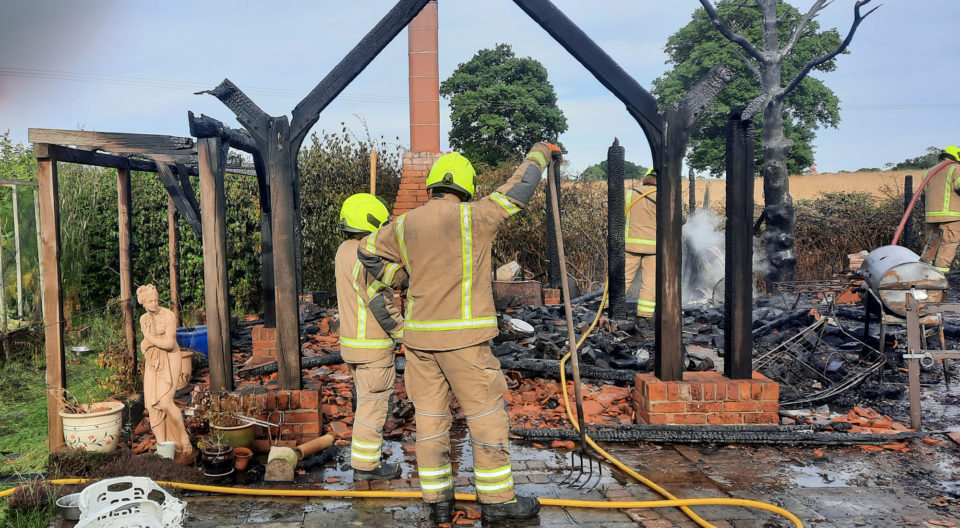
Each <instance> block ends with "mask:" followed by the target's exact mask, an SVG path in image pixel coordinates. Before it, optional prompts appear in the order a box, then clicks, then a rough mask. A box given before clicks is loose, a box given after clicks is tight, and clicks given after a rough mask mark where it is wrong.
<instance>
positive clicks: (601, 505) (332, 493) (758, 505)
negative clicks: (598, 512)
mask: <svg viewBox="0 0 960 528" xmlns="http://www.w3.org/2000/svg"><path fill="white" fill-rule="evenodd" d="M654 192H656V189H652V190H649V191H647V192H645V193H643V194H641V195H640V196H638V197H637V198H635V199H634V200H633V201H632V202H630V205H628V206H627V208H626V211H630V208H632V207H633V206H634V204H636V203H637V202H638V201H640V200H641V199H642V198H643V197H645V196H647V195H649V194H651V193H654ZM609 286H610V285H609V282H608V283H607V284H606V285H604V288H603V297H602V298H601V300H600V307H599V309H598V310H597V315H596V317H594V319H593V323H592V324H591V325H590V327H589V328H587V331H586V332H584V333H583V335H582V336H581V337H580V339H579V340H578V342H577V343H578V345H577V346H578V347H579V345H582V344H583V342H584V341H585V340H586V339H587V336H588V335H590V332H592V331H593V329H594V328H595V327H596V325H597V322H598V321H599V320H600V314H601V313H602V312H603V305H604V304H605V303H606V299H607V291H608V289H609ZM568 359H570V354H569V353H568V354H567V355H565V356H564V357H563V359H561V360H560V384H561V386H562V387H563V404H564V407H565V408H566V411H567V417H568V418H569V419H570V422H571V423H572V424H573V427H574V428H576V427H577V421H576V420H574V419H573V413H572V411H571V409H570V397H569V395H568V394H567V377H566V373H565V371H564V367H565V365H566V362H567V360H568ZM578 432H579V430H578ZM586 438H587V444H588V445H589V446H590V447H592V448H593V449H594V450H596V451H597V453H599V454H600V456H602V457H604V458H606V459H607V460H609V461H610V462H611V463H612V464H613V465H615V466H616V467H617V468H618V469H620V470H621V471H623V472H624V473H626V474H628V475H630V476H631V477H633V478H634V479H636V480H637V481H639V482H641V483H643V484H644V485H646V486H647V487H649V488H650V489H652V490H654V491H656V492H657V493H659V494H660V495H663V496H664V497H666V500H648V501H596V500H575V499H550V498H541V499H539V500H540V504H542V505H544V506H566V507H572V508H595V509H613V510H624V509H633V508H676V507H679V508H680V509H681V510H683V512H684V513H685V514H687V516H688V517H689V518H690V519H691V520H692V521H694V522H695V523H697V524H698V525H700V526H702V527H703V528H716V527H715V526H714V525H712V524H710V523H709V522H707V521H706V520H704V519H703V518H701V517H700V516H699V515H697V514H696V513H694V512H693V510H691V509H690V508H689V506H743V507H746V508H755V509H758V510H765V511H768V512H773V513H776V514H778V515H781V516H783V517H786V518H787V519H789V520H790V522H792V523H793V525H794V526H795V527H796V528H803V523H802V522H801V521H800V519H798V518H797V516H796V515H794V514H792V513H790V512H789V511H787V510H785V509H783V508H780V507H778V506H774V505H772V504H767V503H765V502H760V501H754V500H747V499H729V498H701V499H678V498H677V497H675V496H674V495H673V494H671V493H670V492H669V491H667V490H665V489H663V488H662V487H660V486H658V485H657V484H656V483H655V482H653V481H651V480H650V479H648V478H646V477H644V476H643V475H641V474H639V473H637V472H636V471H634V470H633V469H631V468H630V467H628V466H627V465H626V464H624V463H623V462H621V461H620V460H618V459H617V458H616V457H614V456H613V455H611V454H610V453H608V452H606V451H604V450H603V449H602V448H601V447H600V446H599V445H597V443H596V442H594V441H593V439H592V438H590V436H589V435H587V437H586ZM89 481H90V480H89V479H77V478H73V479H54V480H49V481H48V482H49V483H50V484H55V485H72V484H85V483H87V482H89ZM157 484H160V485H161V486H167V487H171V488H179V489H184V490H191V491H203V492H208V493H222V494H229V495H246V496H258V497H326V498H338V499H368V498H389V499H419V498H422V495H421V493H420V492H419V491H352V490H314V489H309V490H297V489H260V488H233V487H229V486H208V485H205V484H188V483H185V482H165V481H160V482H157ZM17 489H18V488H10V489H7V490H3V491H0V498H3V497H6V496H9V495H11V494H13V493H14V492H15V491H16V490H17ZM454 498H455V499H456V500H458V501H476V500H477V496H476V495H473V494H469V493H457V494H455V495H454Z"/></svg>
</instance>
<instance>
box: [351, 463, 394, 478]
mask: <svg viewBox="0 0 960 528" xmlns="http://www.w3.org/2000/svg"><path fill="white" fill-rule="evenodd" d="M400 472H401V469H400V464H391V463H389V462H383V463H381V464H380V465H379V466H377V467H376V468H374V469H370V470H362V469H354V470H353V480H354V482H360V481H363V480H393V479H395V478H400Z"/></svg>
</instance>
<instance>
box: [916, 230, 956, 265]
mask: <svg viewBox="0 0 960 528" xmlns="http://www.w3.org/2000/svg"><path fill="white" fill-rule="evenodd" d="M923 236H924V239H926V241H927V245H926V250H925V251H924V252H923V257H922V259H921V260H923V261H924V262H930V263H932V264H933V266H934V267H935V268H937V269H938V270H940V271H941V272H942V273H946V272H948V271H950V264H951V263H952V262H953V259H954V257H956V256H957V247H958V246H960V221H958V222H938V223H927V224H923Z"/></svg>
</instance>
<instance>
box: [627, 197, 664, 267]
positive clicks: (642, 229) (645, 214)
mask: <svg viewBox="0 0 960 528" xmlns="http://www.w3.org/2000/svg"><path fill="white" fill-rule="evenodd" d="M654 189H656V187H654V186H653V185H643V186H641V187H640V189H639V190H637V189H631V190H630V192H627V193H626V204H625V205H624V207H626V206H627V205H630V202H632V201H633V200H635V199H636V198H637V196H640V195H641V194H643V193H645V192H647V191H650V190H654ZM624 223H625V225H626V230H625V231H626V249H627V251H629V252H631V253H637V254H639V255H653V254H655V253H656V252H657V193H651V194H648V195H647V196H644V197H643V198H641V199H640V201H639V202H637V203H636V205H634V206H633V207H632V208H631V209H630V211H628V212H627V218H626V220H625V222H624Z"/></svg>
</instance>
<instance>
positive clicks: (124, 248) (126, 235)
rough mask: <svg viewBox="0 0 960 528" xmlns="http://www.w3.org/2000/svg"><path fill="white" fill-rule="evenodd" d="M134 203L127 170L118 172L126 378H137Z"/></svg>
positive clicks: (121, 309) (121, 308) (121, 302)
mask: <svg viewBox="0 0 960 528" xmlns="http://www.w3.org/2000/svg"><path fill="white" fill-rule="evenodd" d="M132 211H133V199H132V197H131V194H130V169H117V217H118V218H117V225H118V226H119V232H120V235H119V236H120V312H121V313H122V314H123V323H122V324H123V344H124V348H125V352H124V354H123V356H124V362H125V363H126V366H127V370H126V374H127V375H128V376H131V377H133V376H136V375H137V331H136V328H135V327H134V304H133V303H134V300H133V256H132V255H131V253H130V246H131V245H132V241H133V219H132V216H131V213H132Z"/></svg>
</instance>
